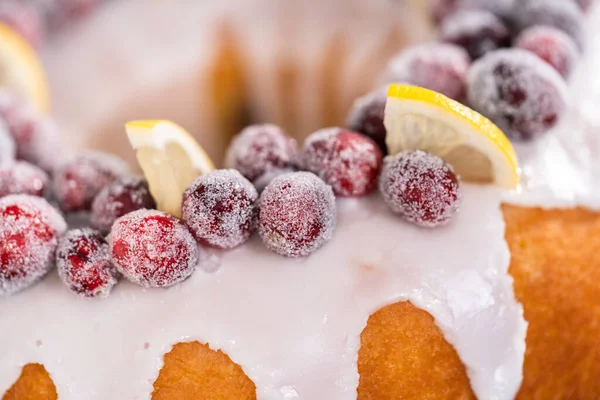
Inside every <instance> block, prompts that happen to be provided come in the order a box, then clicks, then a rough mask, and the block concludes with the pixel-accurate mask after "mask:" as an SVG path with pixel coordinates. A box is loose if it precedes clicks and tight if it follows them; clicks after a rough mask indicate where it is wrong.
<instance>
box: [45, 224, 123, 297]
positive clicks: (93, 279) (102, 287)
mask: <svg viewBox="0 0 600 400" xmlns="http://www.w3.org/2000/svg"><path fill="white" fill-rule="evenodd" d="M56 268H57V269H58V275H59V276H60V278H61V279H62V281H63V282H64V283H65V284H66V285H67V286H68V287H69V289H71V290H72V291H73V292H75V293H77V294H78V295H80V296H83V297H106V296H108V295H109V294H110V291H111V290H112V288H113V287H114V286H115V285H116V284H117V282H118V278H119V272H118V271H117V269H116V268H115V267H114V266H113V265H112V262H111V261H110V252H109V250H108V243H106V240H105V239H104V236H103V235H102V233H100V232H99V231H96V230H94V229H90V228H84V229H73V230H70V231H68V232H67V233H66V234H65V235H64V236H63V237H62V238H60V240H59V242H58V248H57V249H56Z"/></svg>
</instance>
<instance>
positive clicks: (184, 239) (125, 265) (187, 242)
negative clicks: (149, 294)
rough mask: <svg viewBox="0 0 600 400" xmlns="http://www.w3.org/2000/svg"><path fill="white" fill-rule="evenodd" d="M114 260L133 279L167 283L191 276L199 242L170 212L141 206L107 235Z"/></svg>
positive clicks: (151, 283) (156, 284) (152, 284)
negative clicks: (146, 208) (143, 208)
mask: <svg viewBox="0 0 600 400" xmlns="http://www.w3.org/2000/svg"><path fill="white" fill-rule="evenodd" d="M108 243H109V248H110V252H111V256H112V262H113V264H114V265H115V266H116V267H117V269H118V270H119V272H121V274H123V276H125V277H126V278H127V279H129V280H130V281H132V282H134V283H137V284H139V285H142V286H145V287H167V286H172V285H174V284H176V283H178V282H181V281H183V280H184V279H186V278H188V277H189V276H190V275H191V274H192V273H193V272H194V269H195V268H196V264H197V263H198V246H197V244H196V241H195V240H194V237H193V236H192V234H191V233H190V231H189V230H188V228H187V227H186V226H185V225H184V224H183V222H181V221H180V220H179V219H177V218H175V217H174V216H172V215H171V214H167V213H165V212H161V211H156V210H138V211H134V212H132V213H129V214H126V215H124V216H122V217H121V218H119V219H118V220H116V221H115V223H114V224H113V226H112V230H111V233H110V235H109V237H108Z"/></svg>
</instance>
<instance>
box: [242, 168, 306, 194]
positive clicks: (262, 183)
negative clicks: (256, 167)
mask: <svg viewBox="0 0 600 400" xmlns="http://www.w3.org/2000/svg"><path fill="white" fill-rule="evenodd" d="M295 171H296V170H295V169H292V168H284V169H272V170H270V171H269V172H267V173H264V174H262V176H261V177H260V178H258V179H256V180H255V181H254V182H252V183H253V184H254V187H255V188H256V190H257V191H258V193H262V192H263V190H265V188H266V187H267V186H269V183H271V181H272V180H273V179H275V178H277V177H278V176H281V175H285V174H289V173H290V172H295Z"/></svg>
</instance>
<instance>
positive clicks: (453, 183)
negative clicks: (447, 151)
mask: <svg viewBox="0 0 600 400" xmlns="http://www.w3.org/2000/svg"><path fill="white" fill-rule="evenodd" d="M379 189H380V191H381V194H382V195H383V199H384V200H385V202H386V203H387V205H388V206H389V207H390V208H391V209H392V211H394V212H395V213H398V214H401V215H402V216H404V218H406V219H407V220H408V221H410V222H413V223H415V224H417V225H419V226H423V227H435V226H438V225H441V224H444V223H446V222H448V221H449V220H450V218H452V216H453V215H454V214H455V213H456V212H457V211H458V206H459V202H460V198H461V190H460V181H459V179H458V178H457V177H456V175H455V174H454V170H453V169H452V167H451V166H450V165H448V164H446V163H445V162H444V161H443V160H442V159H441V158H439V157H437V156H434V155H433V154H429V153H425V152H424V151H420V150H416V151H406V152H402V153H399V154H396V155H395V156H389V157H386V159H385V161H384V164H383V170H382V172H381V179H380V181H379Z"/></svg>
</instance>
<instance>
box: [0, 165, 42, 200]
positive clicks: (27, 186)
mask: <svg viewBox="0 0 600 400" xmlns="http://www.w3.org/2000/svg"><path fill="white" fill-rule="evenodd" d="M48 181H49V178H48V174H46V172H44V171H43V170H41V169H40V168H38V167H36V166H35V165H33V164H30V163H28V162H25V161H15V162H12V163H5V164H0V197H3V196H8V195H9V194H29V195H32V196H40V197H44V193H45V190H46V187H47V185H48Z"/></svg>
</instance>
